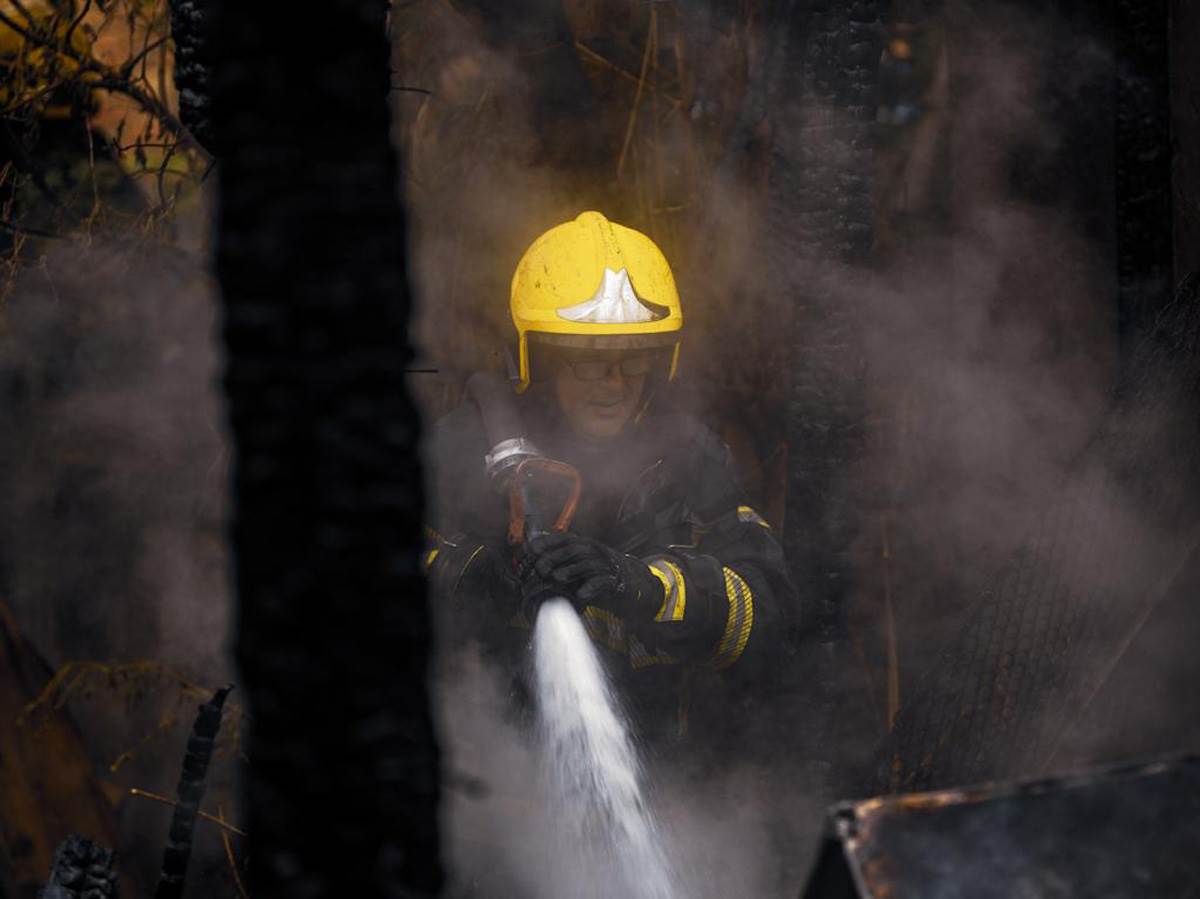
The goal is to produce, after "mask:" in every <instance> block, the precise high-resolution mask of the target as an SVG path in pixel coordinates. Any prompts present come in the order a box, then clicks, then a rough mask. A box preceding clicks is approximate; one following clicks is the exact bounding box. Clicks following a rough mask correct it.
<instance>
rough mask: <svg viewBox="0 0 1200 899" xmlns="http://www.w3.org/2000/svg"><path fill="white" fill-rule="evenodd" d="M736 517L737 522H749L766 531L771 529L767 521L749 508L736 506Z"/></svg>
mask: <svg viewBox="0 0 1200 899" xmlns="http://www.w3.org/2000/svg"><path fill="white" fill-rule="evenodd" d="M737 517H738V521H741V522H747V521H751V522H754V524H758V525H762V526H763V527H764V528H766V529H767V530H768V531H769V530H770V529H771V526H770V525H769V524H767V520H766V519H765V518H763V517H762V516H761V515H759V514H758V513H757V512H755V511H754V510H753V509H752V508H750V506H738V508H737Z"/></svg>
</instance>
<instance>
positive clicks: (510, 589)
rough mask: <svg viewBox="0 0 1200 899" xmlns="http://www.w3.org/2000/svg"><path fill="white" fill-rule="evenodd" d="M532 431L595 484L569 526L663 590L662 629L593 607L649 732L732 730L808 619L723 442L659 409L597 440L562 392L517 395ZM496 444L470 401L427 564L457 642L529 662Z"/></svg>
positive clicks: (443, 439) (439, 462) (435, 459)
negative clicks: (800, 618)
mask: <svg viewBox="0 0 1200 899" xmlns="http://www.w3.org/2000/svg"><path fill="white" fill-rule="evenodd" d="M519 399H520V400H521V401H522V405H523V406H524V407H525V408H523V409H522V418H523V420H524V422H525V423H526V427H527V430H528V431H529V437H530V438H531V439H532V440H533V441H534V443H535V444H536V445H537V446H538V447H539V448H540V449H541V450H542V451H543V452H544V453H545V454H547V455H548V456H550V457H551V458H554V459H558V460H561V461H564V462H568V463H570V464H571V465H573V466H575V467H576V468H577V469H578V470H579V472H580V474H581V476H582V481H583V490H582V495H581V498H580V502H579V506H578V511H577V513H576V515H575V518H574V520H573V522H572V524H571V526H570V530H571V531H573V532H575V533H578V534H580V535H582V536H585V537H591V538H593V539H596V540H599V541H602V542H604V543H605V544H607V545H608V546H611V547H613V548H614V549H617V550H619V551H620V552H622V553H626V554H628V555H631V556H634V557H636V558H639V559H641V560H642V561H643V562H644V563H645V564H646V565H648V566H649V567H650V568H651V569H652V570H653V572H654V573H655V575H656V576H657V577H658V579H659V580H660V581H661V582H662V583H663V585H664V588H665V589H664V594H665V596H664V602H663V604H662V607H661V609H660V610H659V612H658V614H657V615H655V616H654V620H653V621H651V622H641V623H639V624H638V625H636V626H633V625H631V623H630V622H626V621H623V620H621V619H619V618H617V617H616V616H615V615H614V614H612V613H611V612H609V611H607V610H605V609H602V608H596V607H592V606H589V607H587V608H585V609H584V610H583V612H582V617H583V620H584V624H585V627H586V628H587V630H588V633H589V634H590V635H591V637H592V639H593V641H594V642H595V643H596V644H597V645H599V646H600V647H603V650H604V653H605V655H606V656H607V660H608V662H609V664H608V666H607V667H608V669H609V671H610V674H611V676H612V677H613V679H614V681H615V682H616V684H617V689H618V690H619V692H620V694H621V696H622V700H623V702H624V703H625V705H626V707H627V708H628V709H629V710H630V712H631V713H632V714H633V715H634V717H635V719H636V720H638V721H639V729H640V731H641V733H642V734H643V736H648V737H650V738H651V739H652V740H653V739H655V738H662V739H677V738H679V737H680V736H683V735H685V734H688V733H690V732H694V731H696V730H697V729H705V728H708V729H714V728H716V729H720V730H721V732H722V733H731V732H732V731H731V728H730V727H729V724H730V722H731V721H732V720H733V719H734V718H735V717H737V716H738V715H740V714H742V713H745V712H746V711H747V710H748V709H749V707H750V706H752V705H753V704H754V703H755V700H756V698H758V697H760V696H761V695H762V694H763V693H764V691H765V690H766V689H767V688H768V685H769V684H770V683H771V680H772V677H773V675H774V674H776V673H777V672H776V668H777V666H778V665H780V664H781V655H782V654H783V653H784V652H785V645H786V641H785V637H784V630H785V622H786V623H787V624H788V625H789V626H791V625H792V624H793V623H794V620H795V618H796V615H795V597H794V590H793V587H792V585H791V582H790V580H789V578H788V575H787V570H786V567H785V564H784V558H783V552H782V550H781V548H780V546H779V543H778V542H777V541H776V539H775V537H774V535H773V533H772V531H771V528H770V527H769V526H768V524H767V522H766V521H765V520H764V519H763V518H762V517H761V516H760V515H759V514H758V513H757V512H756V511H755V510H754V509H753V508H752V507H751V505H750V504H749V503H748V502H747V501H746V498H745V496H744V495H743V493H742V491H741V489H740V488H739V487H738V485H737V483H736V480H735V478H734V476H733V473H732V470H731V465H730V459H729V452H728V450H727V448H726V447H725V445H724V443H723V442H722V441H721V440H720V439H719V438H718V437H717V436H716V435H715V434H714V433H713V432H712V431H711V430H709V429H708V428H707V427H705V426H704V425H702V424H701V423H700V422H699V421H697V420H696V419H695V418H693V417H691V416H689V415H686V414H683V413H680V412H674V411H662V412H659V413H657V414H653V413H646V414H644V415H643V416H641V417H640V419H639V420H638V421H636V422H634V423H631V424H630V425H629V426H627V427H626V429H625V431H624V432H623V433H622V434H621V435H620V436H618V437H617V438H615V439H614V440H612V441H605V442H603V443H602V444H588V443H585V442H583V441H581V440H580V439H578V438H576V437H574V436H573V435H572V433H571V432H570V430H569V429H568V428H567V427H566V426H565V424H564V423H563V422H562V421H561V420H559V419H558V418H557V417H556V413H555V409H556V406H555V404H554V402H553V399H552V398H549V397H542V398H541V399H540V401H539V395H538V393H537V391H535V390H531V391H530V392H529V393H527V394H525V395H523V396H522V397H520V398H519ZM489 449H490V447H489V446H488V440H487V437H486V435H485V433H484V430H483V425H482V422H481V420H480V417H479V414H478V412H477V410H476V409H475V408H474V406H473V405H471V404H464V405H463V406H462V407H460V408H459V409H458V410H456V411H455V412H453V413H451V414H450V415H449V416H447V417H446V418H444V419H443V420H442V421H440V422H439V423H438V424H437V425H436V426H435V428H434V433H433V436H432V438H431V440H430V441H429V443H428V452H427V464H428V466H429V467H431V468H432V469H433V470H434V473H435V474H434V479H433V481H432V490H433V509H434V514H433V516H432V527H431V529H430V533H429V535H428V536H429V537H430V540H431V542H430V544H429V546H428V548H427V550H426V556H425V562H426V565H427V568H428V571H429V576H430V580H431V585H432V588H433V595H434V602H435V604H436V607H435V612H437V613H439V617H440V618H441V620H442V621H443V622H448V623H449V624H448V627H449V630H450V631H451V633H452V635H453V636H452V637H451V639H459V638H462V637H464V636H474V637H476V638H478V639H479V640H480V642H481V643H482V644H484V645H485V646H487V647H489V648H490V650H491V651H492V652H493V653H494V654H496V655H497V656H500V657H501V658H502V659H503V660H504V662H505V663H506V664H508V665H511V666H513V670H520V669H521V668H522V667H523V665H522V657H521V656H522V653H523V652H525V651H526V648H527V644H528V640H529V622H528V621H527V620H523V615H522V614H521V613H520V612H519V611H518V610H519V609H520V603H519V600H518V599H517V597H518V595H519V585H518V583H517V580H516V578H515V577H513V576H511V575H510V574H509V572H511V571H513V570H514V569H513V567H512V559H513V549H512V548H511V547H509V546H508V545H507V543H506V531H507V528H508V504H507V500H506V498H505V497H502V496H498V495H496V494H495V493H494V492H493V491H492V489H491V487H490V485H489V483H488V480H487V476H486V474H485V471H484V455H485V453H486V452H487V451H488V450H489Z"/></svg>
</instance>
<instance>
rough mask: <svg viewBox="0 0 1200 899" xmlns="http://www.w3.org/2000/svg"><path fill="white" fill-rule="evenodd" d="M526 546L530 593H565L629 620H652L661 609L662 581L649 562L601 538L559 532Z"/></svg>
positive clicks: (581, 605) (582, 603)
mask: <svg viewBox="0 0 1200 899" xmlns="http://www.w3.org/2000/svg"><path fill="white" fill-rule="evenodd" d="M527 548H528V551H529V557H530V558H529V562H527V563H526V565H525V569H526V575H525V579H524V582H523V584H524V585H526V586H525V589H526V593H527V595H529V593H530V592H532V591H537V592H536V595H538V596H541V597H542V598H543V599H548V598H550V597H551V596H563V597H566V598H567V599H568V600H570V601H571V603H572V604H573V605H574V606H575V607H576V608H577V609H583V608H584V607H585V606H596V607H598V608H602V609H607V610H608V611H610V612H612V613H613V614H614V615H616V616H617V617H618V618H622V619H624V620H626V621H629V622H630V623H637V622H641V621H649V620H651V619H652V618H653V617H654V615H655V614H657V612H658V610H659V609H660V608H662V603H663V584H662V581H660V580H659V579H658V578H657V577H655V576H654V575H653V574H652V573H651V572H650V567H649V566H648V565H646V563H645V562H643V561H641V560H640V559H637V558H635V557H633V556H627V555H625V554H624V553H620V552H617V551H616V550H615V549H613V548H612V547H610V546H606V545H605V544H603V543H601V542H600V541H599V540H592V539H591V538H590V537H580V536H578V535H576V534H569V533H557V532H556V533H550V534H541V535H539V536H537V537H534V538H533V539H531V540H530V541H529V543H528V545H527ZM530 563H532V569H531V570H530Z"/></svg>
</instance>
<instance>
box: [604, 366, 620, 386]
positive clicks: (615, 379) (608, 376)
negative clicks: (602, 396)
mask: <svg viewBox="0 0 1200 899" xmlns="http://www.w3.org/2000/svg"><path fill="white" fill-rule="evenodd" d="M604 383H605V384H611V385H612V386H614V387H620V386H621V385H623V384H624V383H625V376H624V375H623V374H621V363H620V362H614V363H613V364H612V365H610V366H609V367H608V371H606V372H605V373H604Z"/></svg>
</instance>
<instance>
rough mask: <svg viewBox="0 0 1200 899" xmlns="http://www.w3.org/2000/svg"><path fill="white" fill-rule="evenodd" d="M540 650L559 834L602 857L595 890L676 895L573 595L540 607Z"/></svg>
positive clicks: (545, 737) (536, 642) (545, 738)
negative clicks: (561, 829) (558, 807)
mask: <svg viewBox="0 0 1200 899" xmlns="http://www.w3.org/2000/svg"><path fill="white" fill-rule="evenodd" d="M533 650H534V665H535V674H536V683H537V694H538V704H539V708H540V715H541V737H542V744H543V751H544V752H545V755H546V760H547V762H548V763H549V765H550V769H551V770H550V774H551V777H552V779H553V786H554V789H555V792H556V793H557V798H558V799H559V800H560V801H561V806H562V807H561V814H562V815H563V817H564V819H565V821H564V823H565V825H566V827H565V829H564V832H563V833H562V834H561V836H563V837H564V838H566V839H570V840H573V841H576V842H577V846H576V847H575V848H577V849H579V850H581V851H583V852H584V853H586V854H587V855H589V856H590V857H591V858H592V859H593V860H594V861H595V863H596V864H597V867H598V870H599V872H602V873H601V877H602V878H603V879H604V880H605V881H607V883H605V884H594V885H593V886H595V887H596V888H597V894H598V895H605V896H627V897H630V899H678V896H679V893H678V891H677V890H676V888H675V886H674V877H673V875H672V872H671V870H670V866H669V865H668V863H667V861H666V857H665V855H664V853H663V846H662V836H661V834H660V832H659V830H658V828H657V826H656V824H655V822H654V818H653V816H652V815H651V813H650V810H649V808H648V806H647V804H646V800H645V797H644V795H643V791H642V770H641V765H640V764H639V761H638V756H637V752H636V749H635V747H634V744H633V742H632V740H631V739H630V735H629V729H628V727H627V725H626V722H625V720H624V718H623V716H622V713H621V711H620V707H619V705H618V704H617V702H616V701H615V697H614V696H613V693H612V690H611V688H610V686H609V684H608V682H607V679H606V678H605V674H604V669H603V668H602V667H601V664H600V660H599V658H597V656H596V651H595V649H594V648H593V646H592V641H591V639H590V638H589V637H588V635H587V632H586V631H585V630H584V628H583V622H582V621H580V619H579V616H578V615H577V614H576V613H575V610H574V609H573V608H572V607H571V605H570V604H569V603H568V602H567V601H566V600H563V599H556V600H551V601H550V602H547V603H545V604H544V605H543V606H542V608H541V610H540V611H539V612H538V618H537V623H536V625H535V627H534V633H533ZM580 886H581V887H582V886H583V885H582V884H581V885H580ZM583 894H584V891H583V890H582V889H581V891H580V895H583Z"/></svg>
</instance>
